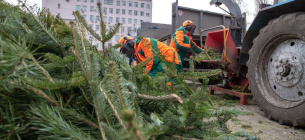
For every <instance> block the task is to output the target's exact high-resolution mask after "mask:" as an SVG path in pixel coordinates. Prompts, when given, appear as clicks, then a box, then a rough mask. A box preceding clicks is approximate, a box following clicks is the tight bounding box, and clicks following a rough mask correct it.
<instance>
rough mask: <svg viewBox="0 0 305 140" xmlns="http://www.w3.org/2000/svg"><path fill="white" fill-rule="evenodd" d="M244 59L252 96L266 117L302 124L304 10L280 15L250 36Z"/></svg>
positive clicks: (304, 120) (304, 116)
mask: <svg viewBox="0 0 305 140" xmlns="http://www.w3.org/2000/svg"><path fill="white" fill-rule="evenodd" d="M249 55H250V58H249V61H248V62H247V66H248V74H247V77H248V79H249V81H250V89H251V91H252V93H253V99H254V100H255V101H256V102H257V103H258V105H259V107H260V110H262V111H263V112H265V114H266V116H267V117H268V118H269V119H274V120H277V121H278V122H279V123H280V124H288V125H292V126H295V127H296V126H300V127H304V126H305V13H292V14H286V15H282V16H280V17H279V18H276V19H274V20H272V21H270V22H269V23H268V25H267V26H265V27H264V28H262V29H261V30H260V34H259V35H258V36H257V37H256V38H255V39H254V40H253V46H252V48H251V49H250V50H249Z"/></svg>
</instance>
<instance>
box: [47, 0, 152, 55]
mask: <svg viewBox="0 0 305 140" xmlns="http://www.w3.org/2000/svg"><path fill="white" fill-rule="evenodd" d="M111 1H112V5H109V4H110V3H111ZM124 1H125V3H126V5H125V6H124V5H123V2H124ZM97 2H101V5H102V11H103V16H104V18H105V19H104V20H105V21H106V28H107V29H109V27H113V26H114V25H115V23H116V18H119V22H120V23H122V19H125V23H122V25H121V28H124V29H123V30H122V29H120V30H119V32H118V33H117V34H116V35H115V36H114V37H113V38H112V39H111V40H110V41H109V42H107V44H106V47H108V46H113V45H115V44H117V41H118V39H119V38H120V37H121V36H122V35H128V34H130V36H131V37H132V38H135V37H136V30H137V28H138V27H140V26H141V21H143V22H151V21H152V2H151V0H42V7H43V8H47V9H49V10H50V12H51V13H52V14H53V15H59V16H60V17H61V18H62V19H64V20H74V19H75V17H74V16H73V15H72V13H73V11H76V10H77V8H79V11H80V13H81V14H82V15H83V16H85V19H86V21H87V23H88V24H89V25H90V26H92V28H93V30H95V31H96V32H97V33H98V34H99V35H100V29H101V27H100V22H99V20H97V19H96V18H97V16H98V17H99V13H98V8H97V5H96V3H97ZM118 2H119V3H120V4H119V5H118ZM129 2H131V3H132V6H129ZM135 3H137V4H138V6H137V7H135ZM142 4H144V7H143V8H142V7H141V5H142ZM91 7H92V8H91ZM105 8H107V10H106V11H105V10H104V9H105ZM111 8H112V13H111V12H110V9H111ZM117 9H119V13H118V14H117V13H116V11H117ZM122 9H125V14H123V13H122ZM129 10H131V11H132V14H131V15H130V14H129ZM135 11H137V15H135ZM141 12H143V13H144V15H143V16H141ZM90 17H93V20H90ZM111 18H112V21H110V19H111ZM129 19H131V23H129V21H128V20H129ZM135 20H136V23H135ZM128 29H131V30H129V31H128ZM89 38H91V37H90V35H89ZM92 42H93V44H94V45H98V46H97V47H98V50H102V46H101V43H100V42H98V41H97V40H95V39H92Z"/></svg>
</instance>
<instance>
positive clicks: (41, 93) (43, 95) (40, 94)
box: [20, 86, 60, 107]
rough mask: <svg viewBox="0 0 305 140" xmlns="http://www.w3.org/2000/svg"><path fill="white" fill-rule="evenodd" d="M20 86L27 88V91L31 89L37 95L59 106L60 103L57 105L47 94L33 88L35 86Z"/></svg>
mask: <svg viewBox="0 0 305 140" xmlns="http://www.w3.org/2000/svg"><path fill="white" fill-rule="evenodd" d="M20 87H22V88H25V89H27V90H29V91H32V92H34V93H36V94H37V95H39V96H41V97H43V98H45V99H47V100H48V101H50V102H51V103H53V104H54V105H55V106H58V107H60V105H59V104H58V103H57V102H56V101H54V100H53V99H51V98H50V97H49V96H47V95H46V94H45V93H43V92H42V91H40V90H38V89H35V88H32V87H27V86H20Z"/></svg>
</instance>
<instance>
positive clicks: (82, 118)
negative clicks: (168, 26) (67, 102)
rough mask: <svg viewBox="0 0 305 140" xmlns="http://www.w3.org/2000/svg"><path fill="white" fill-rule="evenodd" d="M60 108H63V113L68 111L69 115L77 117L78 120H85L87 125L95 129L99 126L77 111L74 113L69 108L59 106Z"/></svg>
mask: <svg viewBox="0 0 305 140" xmlns="http://www.w3.org/2000/svg"><path fill="white" fill-rule="evenodd" d="M60 109H61V110H63V111H64V112H65V113H68V114H69V115H71V116H73V117H75V118H77V119H78V120H80V121H83V122H85V123H86V124H88V125H89V126H91V127H93V128H97V129H98V128H99V126H98V125H96V124H95V123H94V122H92V121H90V120H88V119H87V118H85V117H83V116H81V115H79V114H78V113H76V112H74V111H71V110H69V109H65V108H60Z"/></svg>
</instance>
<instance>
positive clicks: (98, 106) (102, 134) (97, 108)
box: [94, 97, 107, 140]
mask: <svg viewBox="0 0 305 140" xmlns="http://www.w3.org/2000/svg"><path fill="white" fill-rule="evenodd" d="M97 99H98V98H97V97H96V98H95V100H96V105H95V106H94V107H95V114H96V117H97V122H98V126H99V127H98V128H99V130H100V133H101V136H102V138H103V140H107V138H106V136H105V132H104V129H103V127H102V120H101V117H100V105H99V101H98V100H97Z"/></svg>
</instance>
